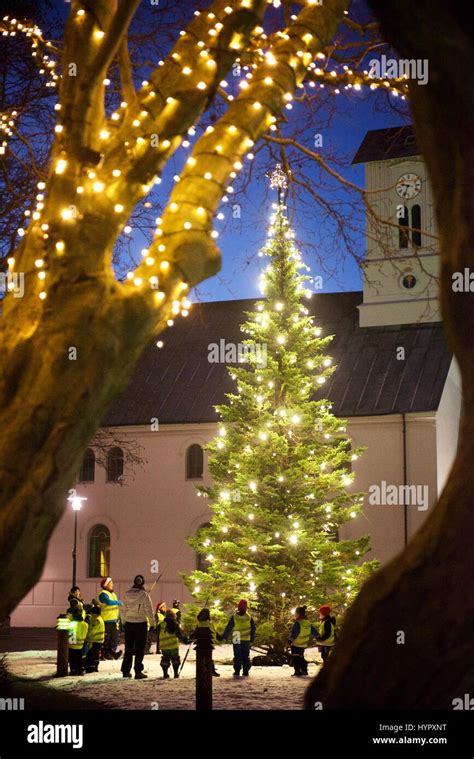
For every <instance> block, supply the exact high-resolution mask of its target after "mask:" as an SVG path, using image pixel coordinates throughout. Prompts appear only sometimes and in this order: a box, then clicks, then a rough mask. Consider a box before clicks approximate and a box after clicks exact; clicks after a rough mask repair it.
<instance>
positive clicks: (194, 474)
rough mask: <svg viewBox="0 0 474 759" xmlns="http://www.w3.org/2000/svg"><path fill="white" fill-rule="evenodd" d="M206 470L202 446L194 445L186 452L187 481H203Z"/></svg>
mask: <svg viewBox="0 0 474 759" xmlns="http://www.w3.org/2000/svg"><path fill="white" fill-rule="evenodd" d="M203 468H204V453H203V450H202V448H201V446H200V445H198V444H197V443H193V444H192V445H190V446H189V448H188V450H187V451H186V479H187V480H201V479H202V472H203Z"/></svg>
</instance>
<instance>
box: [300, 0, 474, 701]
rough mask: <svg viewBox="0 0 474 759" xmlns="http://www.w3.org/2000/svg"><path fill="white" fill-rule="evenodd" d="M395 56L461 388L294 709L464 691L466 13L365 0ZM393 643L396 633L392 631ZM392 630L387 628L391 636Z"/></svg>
mask: <svg viewBox="0 0 474 759" xmlns="http://www.w3.org/2000/svg"><path fill="white" fill-rule="evenodd" d="M371 5H372V7H373V8H374V10H375V12H376V13H377V15H378V16H379V18H380V20H381V23H382V26H383V31H384V33H385V36H386V38H387V39H388V40H389V41H390V42H391V43H392V44H393V45H394V46H395V47H396V48H397V50H398V52H399V54H400V56H401V57H402V58H426V59H428V60H429V67H430V69H429V83H428V84H427V85H425V86H417V85H416V84H412V85H411V87H410V97H411V102H412V106H413V112H414V117H415V124H416V131H417V137H418V141H419V144H420V146H421V149H422V152H423V155H424V158H425V160H426V163H427V166H428V170H429V173H430V177H431V182H432V185H433V189H434V195H435V203H436V213H437V219H438V225H439V232H440V243H441V255H442V284H441V301H442V310H443V319H444V324H445V329H446V333H447V336H448V340H449V344H450V346H451V348H452V349H453V351H454V354H455V356H456V358H457V360H458V362H459V365H460V368H461V373H462V384H463V393H464V404H465V405H464V419H463V424H462V430H461V437H460V445H459V450H458V454H457V457H456V461H455V463H454V466H453V469H452V472H451V475H450V477H449V481H448V483H447V485H446V487H445V489H444V491H443V493H442V495H441V497H440V500H439V502H438V504H437V505H436V508H435V509H434V511H433V513H432V514H431V516H430V518H429V519H428V520H427V522H426V524H425V525H424V527H423V528H422V530H421V531H420V532H419V533H418V534H417V536H416V537H415V538H414V539H413V540H412V541H411V542H410V544H409V545H408V547H407V548H406V550H405V551H404V552H403V553H402V554H401V555H399V556H398V557H397V558H396V559H394V560H393V561H392V562H391V563H390V564H389V565H388V566H386V567H385V568H383V569H382V570H381V571H380V572H378V573H377V574H376V575H375V576H374V577H373V578H372V579H371V580H370V581H369V582H368V583H367V584H366V585H365V586H364V588H363V589H362V592H361V593H360V595H359V597H358V598H357V599H356V601H355V603H354V604H353V606H352V608H351V609H350V611H349V613H348V614H347V617H346V620H345V623H344V626H343V630H342V634H341V639H340V642H339V644H338V646H337V648H336V650H335V651H334V654H333V656H332V657H331V658H330V660H329V662H328V664H327V665H326V666H325V667H324V669H323V670H322V672H321V674H320V675H319V677H317V678H316V679H315V680H314V681H313V682H312V683H311V685H310V686H309V688H308V691H307V693H306V699H305V705H306V708H309V709H311V708H313V707H314V703H315V702H318V701H320V702H322V705H323V708H325V709H331V708H363V709H364V708H365V709H387V708H389V709H450V708H452V702H453V699H455V698H459V697H463V694H464V693H469V692H470V693H471V695H473V690H472V688H473V683H474V661H473V657H472V635H473V629H474V595H473V593H472V592H471V585H472V578H473V576H474V551H473V549H472V535H473V534H474V478H473V477H472V449H471V446H472V444H473V440H474V345H473V335H474V296H473V295H472V294H470V293H464V294H460V293H453V290H452V286H451V284H452V273H453V272H454V271H463V269H464V267H469V268H470V269H471V270H474V195H473V192H472V188H473V186H474V139H473V137H474V92H473V90H474V88H473V82H472V76H471V75H470V67H471V65H472V60H473V54H474V45H473V39H472V37H470V36H469V33H468V29H469V28H471V29H472V26H471V24H470V22H469V12H468V9H467V8H466V6H464V9H462V4H461V3H459V2H451V3H445V2H444V0H419V1H418V2H417V3H413V0H371ZM400 631H402V632H403V633H404V634H405V643H404V644H402V643H397V634H398V633H399V632H400ZM401 639H402V636H399V640H401Z"/></svg>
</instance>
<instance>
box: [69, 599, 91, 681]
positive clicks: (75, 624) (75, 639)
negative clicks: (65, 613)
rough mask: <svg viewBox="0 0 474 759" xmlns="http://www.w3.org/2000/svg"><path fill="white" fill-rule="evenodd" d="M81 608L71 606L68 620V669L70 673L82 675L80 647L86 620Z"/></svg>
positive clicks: (83, 637) (82, 644) (86, 628)
mask: <svg viewBox="0 0 474 759" xmlns="http://www.w3.org/2000/svg"><path fill="white" fill-rule="evenodd" d="M83 613H84V612H83V610H82V609H79V608H73V609H72V611H71V621H70V622H69V670H70V674H71V675H83V674H84V669H83V667H82V649H83V647H84V641H85V639H86V637H87V630H88V626H87V622H84V619H83Z"/></svg>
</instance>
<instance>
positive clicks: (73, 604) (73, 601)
mask: <svg viewBox="0 0 474 759" xmlns="http://www.w3.org/2000/svg"><path fill="white" fill-rule="evenodd" d="M67 602H68V604H69V608H68V610H67V612H66V616H67V617H68V618H69V619H72V612H73V611H74V609H79V611H82V612H84V599H83V597H82V594H81V589H80V587H79V586H78V585H73V586H72V588H71V590H70V591H69V595H68V597H67ZM83 617H85V613H83Z"/></svg>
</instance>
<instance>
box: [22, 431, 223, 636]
mask: <svg viewBox="0 0 474 759" xmlns="http://www.w3.org/2000/svg"><path fill="white" fill-rule="evenodd" d="M215 429H216V427H215V425H213V424H202V425H166V426H164V425H161V426H160V429H159V431H157V432H151V431H150V430H149V429H148V428H144V427H130V428H121V429H120V436H121V437H122V438H123V437H124V436H125V435H127V434H128V435H130V436H133V437H134V438H135V439H136V440H137V442H138V443H139V444H140V445H141V446H143V452H142V455H143V457H144V459H145V460H146V461H145V463H144V464H143V466H138V467H137V468H136V470H135V472H134V474H133V475H130V476H127V477H126V478H125V481H124V484H123V485H120V484H116V483H110V482H106V475H105V471H104V470H103V469H102V468H98V467H97V466H96V473H95V482H94V483H90V484H82V483H79V484H78V485H77V486H76V489H77V493H78V495H81V496H86V497H87V501H84V502H83V505H82V510H81V511H80V513H79V516H78V544H77V580H76V582H77V584H78V585H79V586H80V587H81V590H82V591H83V596H84V598H86V600H89V599H90V598H92V597H94V596H95V597H96V596H97V595H98V593H99V592H100V586H99V582H100V580H99V581H97V580H96V579H95V578H88V577H87V545H88V536H89V533H90V530H91V529H92V527H93V526H94V525H96V524H104V525H105V526H106V527H108V529H109V530H110V533H111V566H110V572H111V576H112V577H113V579H114V583H115V590H116V591H117V592H118V594H119V595H120V594H122V593H123V592H125V590H127V589H128V588H129V587H130V585H131V582H132V580H133V577H134V576H135V575H136V574H137V573H142V574H143V575H144V576H145V577H146V579H147V580H148V582H149V585H148V586H150V585H151V583H152V582H153V580H154V579H156V574H152V573H151V568H152V565H151V562H153V561H158V564H159V572H163V575H162V577H161V579H160V581H159V582H158V583H157V585H156V587H155V589H154V590H153V593H152V599H153V601H154V603H155V604H156V603H157V602H158V601H159V600H161V599H164V600H166V601H168V602H171V601H172V600H173V599H174V598H179V599H182V598H183V596H185V594H186V591H185V588H184V584H183V582H182V581H181V579H180V576H179V574H180V572H183V571H186V572H189V571H191V570H192V569H194V568H195V566H196V557H195V554H194V553H193V551H192V550H191V548H189V546H188V545H187V544H186V539H187V538H188V537H190V536H191V535H192V534H193V533H194V531H195V530H196V529H197V528H198V527H199V526H200V525H201V524H203V523H204V522H206V521H208V517H209V513H208V507H207V502H206V500H205V499H204V498H202V497H198V496H197V494H196V489H195V485H196V484H198V482H199V483H203V484H209V482H210V479H209V476H208V474H207V465H206V454H204V478H203V480H200V481H197V480H186V479H185V453H186V449H187V447H188V446H189V445H191V444H192V443H199V444H201V445H204V444H205V443H206V442H207V441H208V440H210V439H211V438H212V436H213V434H214V432H215ZM73 526H74V521H73V513H72V511H71V509H70V507H69V505H68V506H67V507H66V511H65V513H64V515H63V517H62V519H61V520H60V522H59V524H58V526H57V528H56V530H55V532H54V534H53V536H52V538H51V541H50V545H49V549H48V557H47V560H46V565H45V567H44V571H43V574H42V577H41V580H40V581H39V583H37V585H36V586H35V588H34V589H33V591H31V592H30V593H29V594H28V595H27V596H26V597H25V598H24V599H23V601H22V603H21V604H20V605H19V607H18V608H17V609H16V610H15V611H14V612H13V614H12V619H11V624H12V626H33V627H43V626H49V625H53V624H54V621H55V618H56V616H57V615H58V614H59V613H61V612H64V611H65V608H66V601H67V596H68V592H69V589H70V587H71V584H72V583H71V575H72V558H71V552H72V542H73ZM186 598H188V596H187V595H186Z"/></svg>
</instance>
